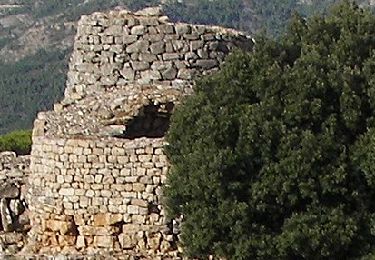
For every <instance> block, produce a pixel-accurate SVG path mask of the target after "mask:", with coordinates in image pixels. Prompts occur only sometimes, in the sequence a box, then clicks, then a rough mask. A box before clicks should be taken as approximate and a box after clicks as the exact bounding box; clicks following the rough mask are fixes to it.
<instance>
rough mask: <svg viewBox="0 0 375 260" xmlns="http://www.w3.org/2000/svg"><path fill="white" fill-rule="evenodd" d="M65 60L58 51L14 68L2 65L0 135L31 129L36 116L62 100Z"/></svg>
mask: <svg viewBox="0 0 375 260" xmlns="http://www.w3.org/2000/svg"><path fill="white" fill-rule="evenodd" d="M65 57H66V53H65V52H61V51H58V50H55V51H45V50H40V51H39V52H38V53H36V54H35V55H32V56H29V57H26V58H24V59H22V60H20V61H17V62H16V63H14V64H3V63H1V62H0V75H1V77H0V104H1V105H0V134H2V133H7V132H10V131H12V130H14V129H27V128H30V127H31V126H32V122H33V121H34V118H35V115H36V113H37V112H38V111H40V110H46V109H48V108H51V107H52V105H53V103H54V102H56V101H57V99H58V98H59V97H61V95H62V93H63V90H64V84H65V78H66V76H65V75H66V73H67V67H66V62H64V59H65Z"/></svg>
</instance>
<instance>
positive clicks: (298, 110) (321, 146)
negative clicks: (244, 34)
mask: <svg viewBox="0 0 375 260" xmlns="http://www.w3.org/2000/svg"><path fill="white" fill-rule="evenodd" d="M374 35H375V16H374V15H373V14H372V13H371V12H369V11H367V10H363V9H361V8H359V7H358V6H357V5H354V4H350V3H349V2H345V3H343V4H341V5H339V6H337V7H336V8H335V9H334V10H333V11H332V14H331V15H330V16H328V17H326V18H312V19H308V20H307V21H306V20H305V19H303V18H301V17H299V16H296V17H294V19H293V21H292V23H291V25H290V28H289V30H288V32H287V33H286V35H285V36H284V37H282V39H281V40H280V41H274V40H270V39H267V38H265V37H263V38H259V39H257V44H256V47H255V50H254V52H252V53H240V52H239V53H236V54H235V55H233V56H231V57H230V58H229V59H228V60H227V63H226V65H225V66H224V67H223V69H222V71H221V72H220V73H218V74H216V75H213V76H211V77H208V78H205V79H204V80H202V81H200V82H199V83H198V86H197V88H196V92H195V95H194V96H192V97H191V98H188V99H187V100H186V102H185V103H184V104H183V105H182V106H180V107H179V108H178V109H177V111H176V113H175V114H174V115H173V117H172V125H171V129H170V132H169V134H168V138H167V139H168V142H169V145H168V146H167V147H166V150H167V153H168V157H169V159H170V161H171V163H172V166H173V167H172V170H171V172H170V173H169V175H168V180H167V186H166V188H165V194H166V206H167V210H168V212H169V216H170V217H174V216H179V215H180V214H182V215H183V216H184V222H183V225H182V240H183V243H184V246H185V250H186V253H187V254H189V255H191V256H196V257H205V256H208V255H210V254H214V255H218V256H224V257H226V258H229V259H359V258H363V257H368V258H369V259H372V258H371V257H370V256H371V254H373V253H374V252H375V243H374V241H375V229H374V225H375V222H374V219H375V204H374V198H375V168H374V165H375V164H374V158H375V148H374V147H375V76H374V75H375V38H374Z"/></svg>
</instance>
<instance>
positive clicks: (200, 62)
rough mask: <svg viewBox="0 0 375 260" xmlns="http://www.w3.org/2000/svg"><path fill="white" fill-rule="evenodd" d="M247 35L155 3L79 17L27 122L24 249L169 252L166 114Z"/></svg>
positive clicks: (173, 235)
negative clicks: (48, 92)
mask: <svg viewBox="0 0 375 260" xmlns="http://www.w3.org/2000/svg"><path fill="white" fill-rule="evenodd" d="M252 44H253V41H252V40H251V38H249V37H247V36H245V35H244V34H242V33H240V32H236V31H234V30H230V29H224V28H219V27H212V26H201V25H188V24H172V23H170V22H168V19H167V18H166V17H165V16H163V15H162V14H161V12H160V9H158V8H149V9H145V10H142V11H140V12H137V13H130V12H128V11H114V12H110V13H106V14H103V13H95V14H93V15H90V16H85V17H83V18H82V19H81V21H80V22H79V26H78V33H77V36H76V42H75V45H74V51H73V54H72V58H71V63H70V69H69V73H68V81H67V88H66V91H65V97H64V100H63V101H62V102H61V103H59V104H56V105H55V109H54V111H49V112H43V113H40V114H39V115H38V118H37V119H36V121H35V124H34V131H33V147H32V154H31V166H30V169H31V176H30V188H29V190H28V200H29V208H30V212H31V213H30V220H31V225H32V229H31V231H30V232H29V233H28V238H29V247H28V248H27V250H25V252H26V251H27V252H33V253H35V254H37V253H38V254H40V253H46V254H60V253H63V254H83V255H92V254H94V255H96V254H105V253H110V254H114V255H116V256H117V257H116V258H119V257H120V256H121V255H122V256H130V255H136V256H142V257H146V258H149V259H168V258H172V259H178V258H179V256H178V255H179V253H180V250H179V248H178V245H177V243H178V228H174V225H173V223H168V222H167V220H166V217H165V212H164V209H163V207H162V200H163V194H162V186H163V184H164V183H165V180H166V178H167V172H168V168H169V164H168V161H167V157H166V155H165V154H164V152H163V148H164V145H165V141H164V138H163V137H162V135H163V134H164V133H165V132H166V131H167V128H168V126H166V124H168V123H169V118H168V117H166V116H169V114H170V113H172V112H173V108H174V106H175V105H178V104H179V103H180V102H181V100H182V99H183V97H184V96H186V95H188V94H190V93H191V90H192V86H193V85H194V80H195V79H196V78H197V77H199V76H201V75H205V74H208V73H211V72H213V71H216V70H218V69H219V67H220V64H221V63H222V62H223V60H224V57H225V56H226V55H227V54H228V53H229V52H231V51H233V50H234V49H235V48H236V47H239V48H245V49H249V48H251V47H252ZM156 110H157V111H156ZM153 117H155V118H153ZM158 117H160V118H158ZM144 136H146V137H144ZM147 136H148V137H147ZM152 136H154V137H155V136H157V137H158V138H151V137H152ZM160 136H161V137H160ZM175 221H177V222H178V220H175Z"/></svg>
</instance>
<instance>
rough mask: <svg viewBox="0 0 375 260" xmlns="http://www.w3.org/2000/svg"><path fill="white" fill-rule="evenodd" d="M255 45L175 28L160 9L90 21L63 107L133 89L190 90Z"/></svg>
mask: <svg viewBox="0 0 375 260" xmlns="http://www.w3.org/2000/svg"><path fill="white" fill-rule="evenodd" d="M155 10H156V11H155ZM252 45H253V41H252V39H251V38H249V37H247V36H246V35H244V34H242V33H240V32H237V31H234V30H230V29H224V28H221V27H213V26H204V25H190V24H183V23H178V24H173V23H170V22H169V21H168V18H167V17H165V16H162V13H161V12H160V10H158V9H147V10H143V11H141V12H138V13H136V14H133V13H129V12H128V11H116V12H115V11H113V12H111V13H109V14H103V13H95V14H93V15H90V16H84V17H82V19H81V20H80V21H79V25H78V32H77V36H76V38H75V44H74V53H73V55H72V59H71V63H70V68H69V73H68V82H67V89H66V92H65V100H64V102H63V103H64V104H69V103H71V102H73V101H74V100H79V99H81V98H83V97H84V96H86V95H87V94H90V93H95V92H96V91H98V90H99V89H102V88H108V87H114V86H123V85H126V84H129V83H136V84H153V85H164V86H173V87H177V88H185V87H188V88H190V87H191V85H192V84H193V80H194V79H196V77H197V76H200V75H205V74H208V73H210V72H212V71H216V70H217V69H218V67H219V65H220V64H222V62H223V60H224V58H225V56H226V55H227V54H228V53H229V52H230V51H232V50H233V49H234V48H236V47H239V48H243V49H250V48H252Z"/></svg>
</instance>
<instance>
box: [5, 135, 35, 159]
mask: <svg viewBox="0 0 375 260" xmlns="http://www.w3.org/2000/svg"><path fill="white" fill-rule="evenodd" d="M4 151H13V152H15V153H17V154H18V155H25V154H30V151H31V130H19V131H14V132H11V133H9V134H6V135H2V136H0V152H4Z"/></svg>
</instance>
